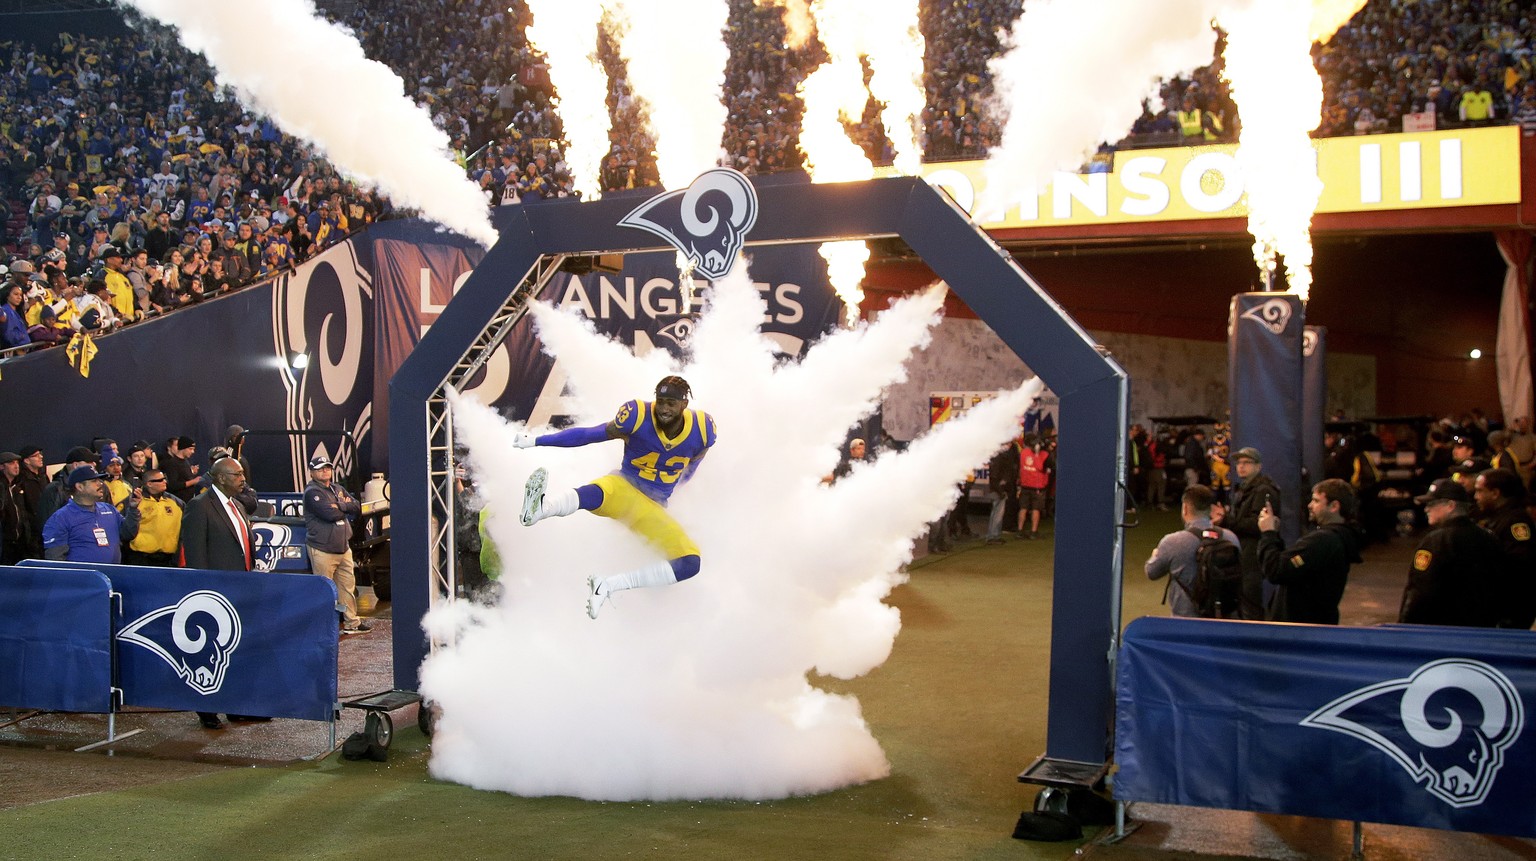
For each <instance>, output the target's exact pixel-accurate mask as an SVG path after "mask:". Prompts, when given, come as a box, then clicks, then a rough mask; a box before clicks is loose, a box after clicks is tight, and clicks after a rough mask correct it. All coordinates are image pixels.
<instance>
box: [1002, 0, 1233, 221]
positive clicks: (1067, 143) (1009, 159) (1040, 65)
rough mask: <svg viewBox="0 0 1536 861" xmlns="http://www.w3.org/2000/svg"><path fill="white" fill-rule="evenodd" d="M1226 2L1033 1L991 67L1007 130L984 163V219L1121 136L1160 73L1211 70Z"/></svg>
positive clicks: (1028, 0) (1028, 2) (1029, 0)
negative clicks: (1217, 20)
mask: <svg viewBox="0 0 1536 861" xmlns="http://www.w3.org/2000/svg"><path fill="white" fill-rule="evenodd" d="M1224 5H1233V4H1232V3H1231V2H1223V0H1165V2H1160V3H1147V2H1144V0H1026V2H1025V4H1024V11H1023V14H1022V15H1020V16H1019V18H1018V20H1017V21H1015V22H1014V25H1013V28H1012V30H1011V31H1010V32H1009V34H1008V35H1007V38H1006V39H1005V40H1004V45H1003V48H1004V50H1003V53H1002V54H1000V55H999V56H997V57H995V58H994V59H993V60H992V62H991V63H990V64H989V68H990V69H991V71H992V75H993V80H994V88H995V89H994V99H993V101H992V103H991V104H990V105H987V106H986V110H988V111H989V113H990V114H991V115H992V116H993V117H994V118H996V119H997V120H998V121H999V122H1000V123H1001V124H1002V129H1003V135H1002V143H1001V144H1000V145H999V146H997V147H995V148H994V149H993V150H992V152H991V153H990V154H989V156H988V158H987V164H986V178H987V179H986V187H985V189H984V190H983V192H982V196H981V198H980V200H978V202H977V208H976V213H975V214H976V215H978V216H979V217H980V218H981V219H982V220H990V219H996V218H999V217H1000V216H1001V215H1002V214H1003V213H1004V212H1005V211H1006V210H1007V209H1008V208H1009V207H1010V206H1014V205H1016V204H1017V203H1018V202H1019V200H1021V199H1023V198H1024V197H1025V196H1026V195H1027V196H1033V195H1035V194H1037V193H1038V192H1039V190H1040V188H1041V187H1042V186H1043V184H1044V183H1045V182H1046V181H1047V180H1049V178H1050V174H1051V172H1052V171H1056V170H1068V171H1075V170H1077V169H1078V167H1080V166H1081V165H1082V163H1083V162H1084V161H1085V160H1086V159H1087V158H1088V157H1089V156H1090V155H1092V154H1093V152H1094V149H1095V148H1096V147H1097V146H1098V144H1099V143H1101V142H1103V141H1117V140H1119V139H1120V138H1121V137H1123V136H1124V135H1125V133H1126V130H1127V129H1129V128H1130V127H1131V125H1132V123H1134V122H1135V121H1136V118H1137V117H1138V116H1140V115H1141V101H1142V99H1144V98H1147V97H1149V96H1155V95H1156V91H1157V79H1158V77H1159V76H1169V75H1174V74H1178V73H1180V72H1185V71H1188V70H1191V69H1195V68H1198V67H1200V66H1203V65H1206V64H1207V63H1209V62H1210V61H1211V58H1212V56H1213V55H1214V53H1215V45H1216V33H1215V31H1214V30H1212V28H1211V21H1212V19H1213V18H1214V17H1216V15H1217V13H1218V11H1219V10H1220V9H1221V8H1222V7H1223V6H1224Z"/></svg>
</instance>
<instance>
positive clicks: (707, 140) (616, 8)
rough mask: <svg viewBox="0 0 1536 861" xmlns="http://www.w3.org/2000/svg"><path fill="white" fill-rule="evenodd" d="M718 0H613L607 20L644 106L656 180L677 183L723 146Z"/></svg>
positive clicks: (708, 164)
mask: <svg viewBox="0 0 1536 861" xmlns="http://www.w3.org/2000/svg"><path fill="white" fill-rule="evenodd" d="M729 11H730V10H729V8H728V7H727V6H726V3H725V0H618V2H615V3H613V4H611V6H610V9H609V13H610V16H611V17H610V20H611V21H612V23H613V25H614V37H615V39H616V41H617V42H618V45H619V55H620V56H621V57H623V58H624V62H625V64H626V65H627V66H628V74H629V80H630V82H631V83H632V84H633V85H634V90H635V93H636V94H637V95H638V96H639V98H641V99H644V100H645V103H646V105H647V106H648V108H649V111H648V113H649V115H650V128H651V133H652V137H653V138H654V140H655V141H656V168H657V171H658V172H659V173H660V174H661V184H662V185H663V186H665V187H667V188H684V187H686V186H687V185H688V183H690V182H692V181H693V178H694V177H696V176H698V175H699V174H700V173H703V172H704V171H706V170H709V169H710V168H712V167H715V166H716V165H718V164H719V163H720V157H721V155H722V154H723V153H724V149H723V148H722V147H721V143H720V142H721V138H722V137H723V136H724V134H725V117H726V109H725V103H724V102H723V101H721V99H720V94H721V90H722V88H723V87H724V86H725V64H726V62H727V61H728V60H729V59H730V48H729V47H728V46H727V45H726V44H725V40H724V36H723V32H724V29H725V25H726V19H727V15H728V13H729Z"/></svg>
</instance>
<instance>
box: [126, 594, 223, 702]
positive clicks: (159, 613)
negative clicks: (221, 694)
mask: <svg viewBox="0 0 1536 861" xmlns="http://www.w3.org/2000/svg"><path fill="white" fill-rule="evenodd" d="M118 636H119V637H121V638H122V639H123V640H124V641H126V642H129V643H133V644H135V645H139V646H143V647H144V648H146V649H148V650H150V651H151V652H154V653H155V654H156V655H159V656H160V660H162V661H165V662H166V663H167V664H169V665H170V667H171V669H173V670H175V671H176V675H178V676H181V678H182V681H185V682H186V683H187V687H190V688H191V689H192V690H194V691H197V692H198V693H200V694H214V693H218V691H219V688H220V687H222V686H223V685H224V672H225V670H228V669H229V659H230V656H231V655H233V654H234V652H235V647H236V646H239V645H240V614H239V613H236V612H235V606H234V605H233V604H231V603H230V602H229V599H228V598H225V597H224V596H223V595H220V594H219V593H217V592H210V591H207V590H202V591H198V592H192V593H190V594H188V595H187V596H186V597H185V598H182V599H181V600H180V601H177V602H176V603H175V604H174V605H172V606H170V607H161V608H160V609H158V610H153V611H151V612H149V613H146V614H144V615H143V616H140V617H139V618H137V619H134V620H133V621H132V622H129V623H128V624H127V625H126V626H124V627H123V630H122V632H121V633H120V634H119V635H118Z"/></svg>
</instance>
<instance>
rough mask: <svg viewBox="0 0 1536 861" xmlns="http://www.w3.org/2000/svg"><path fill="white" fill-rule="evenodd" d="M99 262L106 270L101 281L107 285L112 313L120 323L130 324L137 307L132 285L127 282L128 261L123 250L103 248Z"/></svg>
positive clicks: (111, 246)
mask: <svg viewBox="0 0 1536 861" xmlns="http://www.w3.org/2000/svg"><path fill="white" fill-rule="evenodd" d="M101 262H102V265H104V266H105V267H106V270H107V271H106V274H105V275H104V276H103V278H102V280H103V282H104V283H105V284H106V285H107V293H108V294H109V296H110V300H109V301H110V302H111V304H112V311H113V312H114V313H115V314H116V316H117V319H118V320H120V321H122V323H124V324H128V323H132V322H133V321H134V319H135V318H136V316H137V312H138V306H137V301H136V299H135V298H134V295H133V285H132V284H131V283H129V281H128V261H127V259H126V258H125V257H124V256H123V250H122V249H121V248H119V247H117V246H116V245H111V244H109V245H107V246H105V247H104V248H102V250H101Z"/></svg>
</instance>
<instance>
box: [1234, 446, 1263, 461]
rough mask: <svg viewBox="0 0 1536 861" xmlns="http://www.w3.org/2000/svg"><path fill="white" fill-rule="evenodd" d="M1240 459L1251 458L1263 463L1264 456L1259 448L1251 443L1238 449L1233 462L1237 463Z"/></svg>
mask: <svg viewBox="0 0 1536 861" xmlns="http://www.w3.org/2000/svg"><path fill="white" fill-rule="evenodd" d="M1240 460H1251V461H1253V462H1254V463H1263V462H1264V458H1262V457H1260V456H1259V450H1258V449H1256V448H1254V447H1253V446H1251V445H1245V446H1243V447H1242V448H1240V449H1238V450H1237V453H1236V454H1234V455H1232V462H1233V463H1237V462H1238V461H1240Z"/></svg>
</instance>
